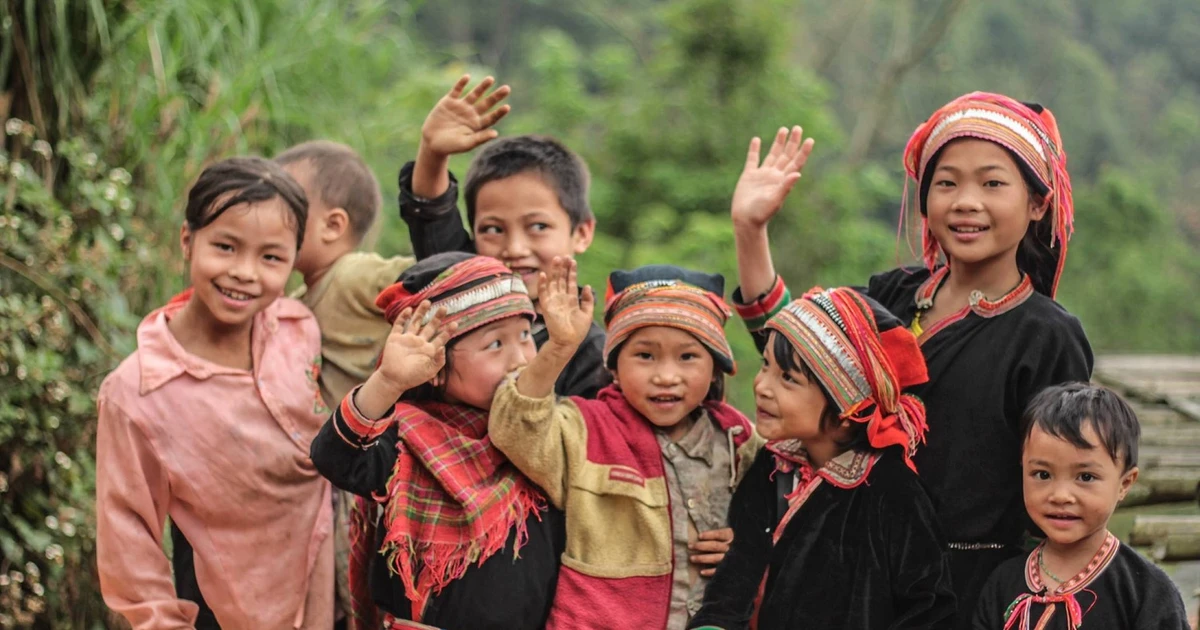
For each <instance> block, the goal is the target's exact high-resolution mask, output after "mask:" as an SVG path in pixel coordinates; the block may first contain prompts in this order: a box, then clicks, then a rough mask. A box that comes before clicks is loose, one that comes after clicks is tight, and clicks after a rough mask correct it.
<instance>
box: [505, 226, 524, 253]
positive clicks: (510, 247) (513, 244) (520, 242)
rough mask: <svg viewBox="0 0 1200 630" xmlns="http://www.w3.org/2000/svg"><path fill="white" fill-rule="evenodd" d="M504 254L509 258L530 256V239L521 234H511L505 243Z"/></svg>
mask: <svg viewBox="0 0 1200 630" xmlns="http://www.w3.org/2000/svg"><path fill="white" fill-rule="evenodd" d="M503 254H504V256H505V257H508V258H520V257H522V256H527V255H529V241H528V239H526V238H525V235H524V234H521V233H520V232H510V233H509V234H508V240H506V241H505V242H504V252H503Z"/></svg>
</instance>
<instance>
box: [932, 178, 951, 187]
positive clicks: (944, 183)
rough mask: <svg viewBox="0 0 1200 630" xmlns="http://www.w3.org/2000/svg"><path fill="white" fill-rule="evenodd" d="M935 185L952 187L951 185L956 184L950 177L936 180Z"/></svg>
mask: <svg viewBox="0 0 1200 630" xmlns="http://www.w3.org/2000/svg"><path fill="white" fill-rule="evenodd" d="M933 185H934V186H937V187H938V188H950V187H952V186H954V182H952V181H950V180H948V179H939V180H937V181H936V182H934V183H933Z"/></svg>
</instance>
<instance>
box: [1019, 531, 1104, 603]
mask: <svg viewBox="0 0 1200 630" xmlns="http://www.w3.org/2000/svg"><path fill="white" fill-rule="evenodd" d="M1045 545H1046V541H1042V544H1040V545H1038V546H1037V549H1034V550H1033V552H1032V553H1030V554H1029V558H1028V559H1027V560H1025V584H1026V586H1028V587H1029V590H1030V592H1033V593H1044V592H1045V591H1046V585H1045V584H1044V583H1043V582H1042V574H1041V573H1040V572H1039V571H1038V560H1037V556H1038V552H1039V551H1041V549H1042V547H1044V546H1045ZM1120 548H1121V541H1120V539H1118V538H1117V537H1116V536H1113V535H1112V533H1111V532H1110V533H1109V534H1108V535H1107V536H1106V537H1105V538H1104V543H1103V544H1101V545H1100V549H1098V550H1097V551H1096V555H1094V556H1092V559H1091V560H1090V561H1089V562H1088V563H1087V566H1086V567H1084V568H1083V570H1082V571H1080V572H1079V573H1078V574H1076V575H1075V577H1073V578H1071V579H1069V580H1067V581H1066V582H1063V583H1062V584H1060V585H1059V586H1058V588H1057V589H1055V590H1054V592H1053V593H1051V595H1072V594H1075V593H1077V592H1079V591H1081V590H1083V589H1084V588H1086V587H1087V586H1088V585H1089V584H1091V583H1092V580H1095V579H1096V578H1097V577H1099V575H1100V574H1101V573H1102V572H1103V571H1104V569H1106V568H1108V565H1109V564H1111V563H1112V561H1113V558H1115V557H1117V551H1119V550H1120Z"/></svg>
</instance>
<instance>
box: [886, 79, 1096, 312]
mask: <svg viewBox="0 0 1200 630" xmlns="http://www.w3.org/2000/svg"><path fill="white" fill-rule="evenodd" d="M968 137H969V138H978V139H981V140H987V141H990V142H994V143H996V144H998V145H1000V146H1001V147H1004V148H1005V149H1007V150H1008V151H1009V153H1010V154H1012V156H1013V157H1014V159H1015V161H1016V163H1017V165H1018V166H1019V167H1020V168H1021V170H1022V172H1023V173H1024V174H1025V179H1026V180H1027V181H1030V182H1031V183H1032V184H1033V187H1034V188H1035V190H1032V191H1030V192H1031V194H1035V195H1037V196H1039V197H1041V198H1043V199H1044V203H1045V204H1046V205H1047V206H1048V207H1047V212H1046V216H1045V217H1044V218H1042V219H1041V220H1040V221H1038V222H1037V223H1036V224H1034V225H1033V226H1031V227H1030V229H1031V230H1033V236H1034V239H1033V242H1034V245H1033V249H1034V250H1036V251H1027V252H1021V251H1020V250H1019V251H1018V267H1021V271H1023V272H1024V273H1027V274H1029V276H1030V279H1031V280H1032V281H1033V286H1034V288H1035V289H1037V290H1038V292H1040V293H1042V294H1044V295H1048V296H1050V297H1054V294H1055V291H1056V290H1057V288H1058V279H1059V277H1060V276H1061V275H1062V269H1063V263H1064V262H1065V261H1066V257H1067V241H1068V240H1070V238H1071V233H1072V232H1073V231H1074V216H1075V209H1074V204H1073V201H1072V198H1071V178H1070V176H1069V175H1068V174H1067V153H1066V151H1065V150H1064V149H1063V146H1062V137H1061V136H1060V135H1059V132H1058V122H1057V121H1056V120H1055V119H1054V114H1052V113H1051V112H1050V110H1049V109H1047V108H1045V107H1042V106H1041V105H1037V104H1026V103H1020V102H1018V101H1015V100H1013V99H1011V98H1009V97H1007V96H1003V95H1000V94H991V93H988V92H972V93H970V94H967V95H965V96H961V97H959V98H956V99H954V100H953V101H951V102H950V103H949V104H947V105H946V106H944V107H942V108H941V109H939V110H937V111H936V112H934V113H933V115H932V116H930V117H929V120H926V121H925V122H924V123H922V124H921V126H919V127H917V130H916V131H915V132H913V135H912V137H911V138H910V139H909V141H908V145H907V146H905V148H904V170H905V171H906V172H907V174H908V178H910V179H911V180H913V181H915V182H917V185H918V186H919V193H918V194H919V200H920V209H921V214H922V215H925V214H926V207H925V202H926V199H927V197H928V193H929V186H930V182H931V180H932V175H933V169H932V168H931V167H936V157H937V155H938V153H939V152H940V151H941V150H942V149H943V148H944V147H945V146H946V144H948V143H949V142H951V141H952V140H957V139H959V138H968ZM904 197H905V203H907V199H908V181H907V180H906V181H905V194H904ZM902 213H903V211H902ZM922 227H923V229H922V249H923V258H924V260H925V265H926V266H927V267H928V268H929V269H931V270H932V269H933V268H934V267H935V266H936V265H937V264H938V257H939V256H940V255H941V253H942V248H941V246H940V245H939V244H938V242H937V240H936V239H934V237H933V233H932V231H930V229H929V221H928V218H926V219H925V220H924V221H923V222H922ZM1022 249H1025V245H1024V244H1023V245H1022Z"/></svg>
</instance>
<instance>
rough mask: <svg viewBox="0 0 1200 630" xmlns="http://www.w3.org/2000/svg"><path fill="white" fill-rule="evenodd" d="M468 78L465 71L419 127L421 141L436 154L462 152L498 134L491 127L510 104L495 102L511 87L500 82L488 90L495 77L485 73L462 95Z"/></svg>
mask: <svg viewBox="0 0 1200 630" xmlns="http://www.w3.org/2000/svg"><path fill="white" fill-rule="evenodd" d="M470 81H471V76H470V75H466V74H464V75H463V76H462V78H460V79H459V80H458V82H457V83H455V84H454V87H452V88H450V92H449V93H447V94H446V95H445V96H443V97H442V98H441V100H439V101H438V102H437V105H434V107H433V110H432V111H430V112H429V116H427V117H426V118H425V124H424V125H423V126H422V127H421V142H422V144H423V145H424V147H425V148H427V149H429V150H430V151H433V152H434V153H437V154H439V155H453V154H456V153H465V152H467V151H470V150H471V149H474V148H475V147H477V146H479V145H481V144H483V143H485V142H487V141H488V140H491V139H492V138H495V137H496V136H497V135H498V132H497V131H496V130H495V129H492V128H491V127H492V126H493V125H495V124H496V123H498V122H500V119H501V118H504V117H505V116H506V115H507V114H508V112H509V109H510V108H509V106H508V105H502V106H500V107H496V105H497V104H498V103H499V102H500V101H503V100H504V99H505V98H507V97H508V94H509V92H510V91H511V90H510V89H509V87H508V86H507V85H503V86H500V87H499V88H497V89H496V90H495V91H494V92H492V93H491V94H488V93H487V91H488V89H489V88H490V87H492V85H493V84H495V82H496V80H495V79H493V78H492V77H487V78H486V79H484V80H483V81H480V82H479V85H477V86H475V89H473V90H471V91H470V92H467V93H466V95H465V96H464V95H463V90H465V89H466V87H467V84H468V83H469V82H470ZM493 108H494V109H493Z"/></svg>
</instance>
